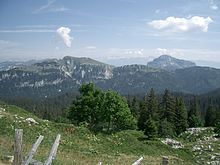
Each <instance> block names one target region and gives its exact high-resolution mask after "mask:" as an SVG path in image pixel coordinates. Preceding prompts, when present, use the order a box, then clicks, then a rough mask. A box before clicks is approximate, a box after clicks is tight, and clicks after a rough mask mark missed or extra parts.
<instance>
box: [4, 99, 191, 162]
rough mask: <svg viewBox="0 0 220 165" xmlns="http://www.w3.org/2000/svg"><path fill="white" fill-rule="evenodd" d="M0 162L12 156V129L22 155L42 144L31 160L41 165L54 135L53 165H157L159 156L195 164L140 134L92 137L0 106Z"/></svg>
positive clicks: (80, 129) (84, 131) (186, 153)
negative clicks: (138, 163) (38, 141)
mask: <svg viewBox="0 0 220 165" xmlns="http://www.w3.org/2000/svg"><path fill="white" fill-rule="evenodd" d="M2 108H3V109H5V111H4V112H3V111H0V115H1V118H0V159H1V161H2V162H3V161H4V158H5V156H8V155H13V149H12V145H13V137H14V129H16V128H21V129H23V130H24V135H23V144H24V155H25V154H27V152H28V150H29V149H30V148H31V146H32V144H33V143H34V142H35V141H36V139H37V138H38V136H39V135H43V136H44V140H43V142H42V144H41V145H40V147H39V148H38V152H37V153H36V155H35V156H34V159H37V160H39V161H44V160H45V159H46V158H47V155H48V152H49V150H50V147H51V146H52V144H53V142H54V140H55V138H56V135H57V134H58V133H59V134H61V141H60V145H59V148H58V152H57V157H56V160H55V162H54V164H56V165H62V164H64V165H75V164H76V165H81V164H82V165H85V164H88V165H90V164H91V165H92V164H98V162H99V161H102V162H103V164H108V165H111V164H112V165H113V164H114V165H117V164H120V165H127V164H132V163H133V162H134V161H135V160H137V159H138V158H140V157H141V156H143V157H144V160H143V162H142V164H143V165H144V164H146V165H148V164H149V165H154V164H155V165H156V164H157V165H159V164H160V163H161V160H162V156H168V157H169V158H170V159H171V160H172V161H171V164H185V165H191V164H192V165H193V164H195V162H194V160H193V156H192V153H191V152H190V151H189V150H187V149H172V148H170V147H168V146H166V145H164V144H162V143H161V142H160V141H159V140H156V141H146V140H145V139H144V135H143V133H142V132H139V131H134V130H127V131H121V132H118V133H113V134H110V135H108V134H102V133H98V134H94V133H92V132H90V131H89V130H88V129H87V128H85V127H84V126H81V127H76V126H74V125H71V124H62V123H53V122H49V121H44V120H42V119H39V118H37V117H36V116H34V115H33V114H31V113H28V112H26V111H25V110H23V109H21V108H18V107H16V106H11V105H6V104H4V103H0V110H1V109H2ZM28 117H31V118H34V119H35V120H36V121H37V122H38V123H39V124H31V125H29V124H28V123H27V122H26V121H25V119H26V118H28ZM0 164H1V162H0Z"/></svg>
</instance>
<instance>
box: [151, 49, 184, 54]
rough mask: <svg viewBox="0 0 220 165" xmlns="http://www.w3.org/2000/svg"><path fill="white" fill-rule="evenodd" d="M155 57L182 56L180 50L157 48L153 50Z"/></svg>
mask: <svg viewBox="0 0 220 165" xmlns="http://www.w3.org/2000/svg"><path fill="white" fill-rule="evenodd" d="M155 54H156V55H171V56H177V55H182V54H183V51H182V50H181V49H165V48H157V49H156V50H155Z"/></svg>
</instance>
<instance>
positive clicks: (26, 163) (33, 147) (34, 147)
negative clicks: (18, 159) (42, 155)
mask: <svg viewBox="0 0 220 165" xmlns="http://www.w3.org/2000/svg"><path fill="white" fill-rule="evenodd" d="M43 139H44V137H43V136H41V135H40V136H39V138H38V139H37V141H36V142H35V143H34V145H33V146H32V148H31V150H30V151H29V153H28V156H27V158H26V160H25V161H24V165H28V164H29V163H30V162H31V160H32V158H33V156H34V154H35V152H36V151H37V148H38V147H39V145H40V143H41V142H42V140H43Z"/></svg>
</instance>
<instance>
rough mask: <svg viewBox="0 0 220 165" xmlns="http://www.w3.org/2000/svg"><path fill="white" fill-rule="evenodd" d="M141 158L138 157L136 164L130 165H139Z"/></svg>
mask: <svg viewBox="0 0 220 165" xmlns="http://www.w3.org/2000/svg"><path fill="white" fill-rule="evenodd" d="M143 159H144V158H143V157H140V158H139V159H138V160H137V161H136V162H134V163H133V164H132V165H139V164H141V161H142V160H143Z"/></svg>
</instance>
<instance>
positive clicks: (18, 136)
mask: <svg viewBox="0 0 220 165" xmlns="http://www.w3.org/2000/svg"><path fill="white" fill-rule="evenodd" d="M22 137H23V130H22V129H16V130H15V141H14V160H13V165H29V164H34V165H51V164H52V162H53V160H54V159H55V157H56V153H57V148H58V146H59V141H60V134H58V135H57V137H56V140H55V142H54V143H53V146H52V148H51V150H50V153H49V156H48V158H47V160H46V161H45V162H44V163H42V162H39V161H37V160H34V159H33V156H34V154H35V153H36V151H37V148H38V147H39V145H40V143H41V142H42V140H43V139H44V137H43V136H41V135H40V136H39V138H38V139H37V141H36V142H35V143H34V144H33V146H32V148H31V150H30V151H29V153H28V155H27V156H26V157H25V159H23V155H22V145H23V144H22Z"/></svg>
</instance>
